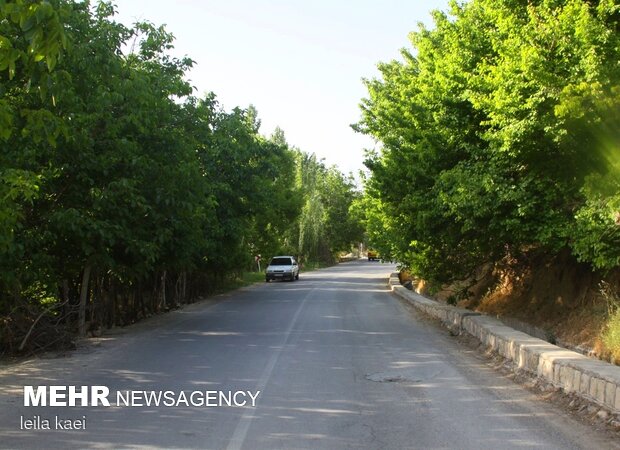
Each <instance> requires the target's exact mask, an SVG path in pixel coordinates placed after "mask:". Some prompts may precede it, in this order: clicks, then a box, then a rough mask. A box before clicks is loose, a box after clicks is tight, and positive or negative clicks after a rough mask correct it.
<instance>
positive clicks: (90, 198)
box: [0, 0, 357, 349]
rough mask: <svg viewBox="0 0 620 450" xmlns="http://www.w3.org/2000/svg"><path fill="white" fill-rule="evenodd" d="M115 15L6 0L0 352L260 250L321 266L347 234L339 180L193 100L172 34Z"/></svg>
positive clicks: (0, 12)
mask: <svg viewBox="0 0 620 450" xmlns="http://www.w3.org/2000/svg"><path fill="white" fill-rule="evenodd" d="M113 16H114V7H113V5H111V4H109V3H105V2H102V3H97V4H91V3H90V2H88V1H76V0H49V1H41V0H15V1H0V149H1V152H0V317H2V323H0V325H1V327H0V329H1V330H2V333H1V334H2V336H1V337H2V339H3V345H4V346H5V348H9V347H10V348H12V349H15V347H16V346H17V344H19V343H21V345H20V346H21V347H23V346H24V345H23V344H24V343H25V342H26V340H27V339H25V338H28V337H29V336H30V333H32V332H33V329H35V328H37V327H38V326H39V325H41V324H42V323H43V321H47V322H49V323H52V325H56V324H61V325H63V324H65V325H69V326H70V327H77V328H78V329H79V332H80V333H81V334H84V333H85V331H86V328H87V326H89V324H90V326H112V325H115V324H126V323H130V322H133V321H135V320H137V319H139V318H140V317H144V316H146V315H149V314H151V313H153V312H156V311H160V310H165V309H168V308H170V307H173V306H175V305H177V304H179V303H182V302H186V301H188V300H189V299H191V298H193V297H196V296H198V295H201V294H203V293H205V292H206V291H208V290H209V289H211V288H212V287H213V286H214V284H215V283H217V282H218V281H221V280H222V279H224V278H225V277H226V276H230V274H234V273H236V272H239V271H243V270H249V269H251V268H253V267H254V256H255V255H257V254H262V255H264V256H266V257H267V256H269V255H273V254H276V253H280V252H284V251H286V252H291V253H294V254H298V255H300V256H302V257H306V258H308V257H310V258H313V257H319V256H323V257H326V258H331V257H332V255H333V254H335V252H336V251H338V250H340V249H343V248H350V241H352V240H355V239H356V238H357V236H355V235H354V233H351V232H350V230H348V229H342V227H343V226H344V225H345V224H346V222H347V220H348V219H347V217H346V216H347V212H348V206H349V204H350V203H351V201H352V199H353V197H355V195H356V194H355V190H354V185H353V184H352V183H351V182H350V181H349V180H348V179H346V178H345V177H343V176H342V175H341V174H340V173H339V172H337V171H336V170H335V169H326V168H325V167H323V166H322V165H321V164H319V163H316V160H315V158H314V159H313V157H311V156H308V155H306V154H303V153H301V152H300V151H298V150H296V149H292V148H290V147H289V146H288V144H287V143H286V141H285V140H284V136H283V133H282V132H281V131H279V130H278V132H277V133H275V134H274V136H272V137H271V138H265V137H263V136H261V135H260V134H259V127H260V121H259V119H258V117H257V113H256V110H255V109H254V108H253V107H250V108H248V109H240V108H235V109H234V110H232V111H231V112H226V111H225V110H223V109H222V107H221V106H220V105H219V104H218V102H217V100H216V98H215V96H214V95H213V94H209V95H207V96H205V97H204V98H196V97H194V96H193V95H192V92H193V89H192V87H191V86H190V84H189V83H188V81H187V80H186V79H185V77H184V76H185V73H186V71H187V70H188V69H189V68H191V66H192V64H193V61H192V60H191V59H189V58H182V59H178V58H174V57H172V56H171V55H170V49H171V48H172V45H173V36H172V35H171V34H169V33H168V32H166V30H165V29H164V28H162V27H156V26H154V25H153V24H150V23H148V22H142V23H137V24H135V26H134V27H132V28H128V27H126V26H124V25H121V24H119V23H116V22H115V21H114V20H113ZM307 161H314V162H313V166H312V175H311V176H313V177H314V179H313V181H312V184H308V182H306V181H305V180H302V179H301V178H300V174H304V176H305V175H308V176H309V175H310V172H311V171H308V170H306V167H302V166H304V165H306V164H307ZM301 217H303V219H300V218H301ZM335 221H338V223H335ZM317 224H318V225H317ZM316 226H320V227H321V228H320V233H318V234H316V235H315V234H312V235H311V236H309V234H308V232H307V230H308V229H310V228H312V227H316ZM312 233H314V232H312ZM319 248H320V249H321V250H322V253H319V252H318V250H317V249H319ZM39 320H41V322H39ZM37 322H39V325H37ZM35 325H36V326H37V327H35ZM42 339H45V340H47V341H50V340H53V339H55V337H54V336H47V337H43V338H42ZM31 340H32V339H31ZM40 341H41V340H39V343H40ZM46 343H48V342H46Z"/></svg>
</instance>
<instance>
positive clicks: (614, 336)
mask: <svg viewBox="0 0 620 450" xmlns="http://www.w3.org/2000/svg"><path fill="white" fill-rule="evenodd" d="M602 338H603V344H605V347H606V348H607V350H608V351H609V352H610V353H611V355H612V357H613V359H614V360H615V361H620V310H617V311H616V312H615V313H614V314H613V315H612V316H611V317H610V318H609V321H608V322H607V325H606V326H605V331H604V332H603V336H602Z"/></svg>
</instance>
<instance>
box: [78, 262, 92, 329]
mask: <svg viewBox="0 0 620 450" xmlns="http://www.w3.org/2000/svg"><path fill="white" fill-rule="evenodd" d="M90 271H91V264H90V262H88V263H86V267H84V273H83V275H82V287H81V289H80V304H79V308H78V335H79V336H80V337H84V336H86V302H87V301H88V283H89V281H90Z"/></svg>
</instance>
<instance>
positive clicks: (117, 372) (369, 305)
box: [0, 262, 618, 450]
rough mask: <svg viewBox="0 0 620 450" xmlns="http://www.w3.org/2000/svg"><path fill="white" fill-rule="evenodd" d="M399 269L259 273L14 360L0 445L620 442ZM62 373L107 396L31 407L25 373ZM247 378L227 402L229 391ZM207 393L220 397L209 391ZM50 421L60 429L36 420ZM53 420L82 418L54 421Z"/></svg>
mask: <svg viewBox="0 0 620 450" xmlns="http://www.w3.org/2000/svg"><path fill="white" fill-rule="evenodd" d="M393 270H394V266H392V265H388V264H381V263H379V262H352V263H345V264H341V265H339V266H337V267H334V268H330V269H325V270H320V271H316V272H310V273H303V272H302V273H301V277H300V280H299V281H295V282H272V283H268V284H267V283H264V284H257V285H254V286H251V287H249V288H244V289H241V290H238V291H235V292H233V293H230V294H226V295H225V296H223V297H222V298H221V301H219V302H217V303H215V304H214V303H203V304H195V305H191V306H189V307H186V308H184V309H183V310H179V311H175V312H172V313H170V314H167V315H163V316H159V317H157V318H154V319H150V320H148V321H145V322H143V323H141V324H138V325H136V326H133V327H130V328H128V329H126V330H124V331H123V332H122V333H120V334H115V335H111V336H109V337H107V338H104V339H101V340H100V345H99V346H89V347H86V348H85V349H82V350H81V351H78V352H75V353H73V354H71V355H69V356H67V357H62V358H55V359H39V360H33V361H30V362H27V363H24V364H21V365H19V366H13V367H9V368H6V367H5V368H3V370H2V372H1V373H0V447H1V448H209V449H230V450H232V449H263V448H264V449H296V448H307V449H347V448H351V449H358V448H361V449H401V448H402V449H405V448H407V449H409V448H411V449H524V448H535V449H577V448H597V449H603V448H618V447H617V442H613V441H612V440H610V439H609V438H605V437H604V436H601V435H599V434H597V432H595V431H594V430H592V429H591V428H589V427H586V426H584V425H581V424H580V423H578V422H577V421H575V420H573V419H571V418H570V417H568V416H566V415H565V414H563V413H562V412H561V411H560V410H559V409H556V408H554V407H553V406H550V405H547V404H545V403H543V402H540V401H538V400H537V399H536V398H535V397H534V396H533V395H532V394H531V393H529V392H527V391H526V390H524V389H522V388H521V387H519V386H518V385H516V384H513V383H512V382H511V381H509V380H507V379H505V378H503V377H502V376H501V375H499V374H498V373H496V372H494V371H493V370H491V369H490V368H488V367H487V366H486V365H485V364H484V363H482V362H481V360H480V359H479V358H475V357H474V356H472V355H471V351H470V350H468V349H465V348H463V347H460V346H459V344H458V343H456V342H454V339H453V338H451V337H450V336H449V335H448V334H447V333H446V332H445V331H443V330H442V329H440V328H439V327H437V326H436V325H435V324H433V323H429V322H427V321H425V320H423V319H422V318H420V317H417V316H416V315H415V313H412V312H411V311H410V309H409V308H407V307H405V306H404V305H403V304H402V303H401V302H400V301H399V300H398V299H397V298H396V297H395V296H393V295H392V294H391V293H390V292H389V291H388V289H387V278H388V275H389V273H390V272H391V271H393ZM54 385H55V386H78V388H79V389H82V388H81V386H87V387H88V386H102V387H103V388H105V389H108V390H109V397H107V398H109V400H110V406H109V407H106V406H102V405H101V404H99V405H97V406H92V405H90V404H89V406H76V407H62V406H46V407H43V406H24V386H46V387H47V386H54ZM33 389H34V388H33ZM160 391H163V392H166V391H168V392H169V396H170V399H171V400H172V402H173V403H174V404H175V405H177V403H176V402H177V401H178V400H179V398H180V397H183V396H185V397H187V396H189V395H191V394H192V393H196V392H197V393H198V394H196V397H194V400H195V401H194V404H193V405H191V404H187V399H186V402H185V403H184V402H183V401H180V402H179V403H178V405H177V406H164V405H162V404H160V406H159V407H155V406H152V405H151V406H144V402H145V400H144V398H142V397H140V395H150V394H148V393H157V392H160ZM257 391H260V392H259V393H258V392H257ZM33 392H35V391H34V390H33ZM60 392H61V393H62V391H60ZM80 392H81V391H80ZM136 392H137V393H138V394H137V397H135V398H133V400H132V401H130V400H127V401H128V402H130V403H128V404H133V405H134V406H126V404H127V403H125V404H120V405H119V404H118V402H116V403H115V401H117V400H118V397H117V396H118V394H119V393H121V394H122V395H127V396H128V395H130V394H131V393H134V394H135V393H136ZM143 392H146V393H147V394H140V393H143ZM207 392H208V393H209V394H207ZM239 392H241V393H243V394H239V395H238V397H237V398H236V399H237V403H236V404H235V403H234V402H233V403H232V406H228V403H227V401H228V402H231V398H230V397H229V398H228V400H226V399H227V397H226V396H227V395H228V396H232V395H233V394H235V393H239ZM202 395H204V398H202V400H204V402H205V403H207V404H209V405H210V406H209V407H206V406H204V405H203V406H200V405H199V403H200V396H202ZM207 395H208V396H210V397H209V398H207ZM213 395H218V396H219V395H224V397H223V398H224V400H223V403H222V397H217V400H215V397H213ZM251 395H254V396H255V406H252V404H251V401H252V399H251ZM205 398H207V399H206V400H205ZM35 400H37V399H35V398H33V399H32V401H33V402H34V401H35ZM38 400H39V401H41V399H40V398H39V399H38ZM47 400H48V401H51V400H52V399H49V398H48V399H47ZM55 400H56V402H57V403H60V404H62V402H63V401H66V400H67V398H66V397H57V398H56V399H55ZM76 401H77V402H78V405H79V404H80V403H79V402H81V401H82V400H81V399H80V398H78V399H77V400H76ZM220 403H222V406H214V405H216V404H217V405H219V404H220ZM140 405H143V406H140ZM196 405H199V406H196ZM45 420H47V421H48V422H49V423H48V425H49V427H50V428H51V429H50V430H47V429H33V428H41V427H42V426H43V424H44V422H43V421H45ZM57 420H60V422H59V423H60V426H61V428H66V426H63V424H71V426H73V427H80V428H81V427H82V426H81V425H83V426H84V427H85V429H84V430H81V429H80V430H66V429H58V423H56V421H57ZM68 420H72V422H63V421H68ZM28 428H30V429H28Z"/></svg>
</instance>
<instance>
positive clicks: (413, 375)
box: [366, 366, 441, 383]
mask: <svg viewBox="0 0 620 450" xmlns="http://www.w3.org/2000/svg"><path fill="white" fill-rule="evenodd" d="M440 374H441V370H440V369H439V368H436V367H424V366H422V367H408V368H405V369H393V370H387V371H385V372H376V373H371V374H367V375H366V379H367V380H370V381H375V382H377V383H397V382H403V381H409V382H412V383H421V382H423V381H429V380H432V379H434V378H436V377H437V376H439V375H440Z"/></svg>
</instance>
